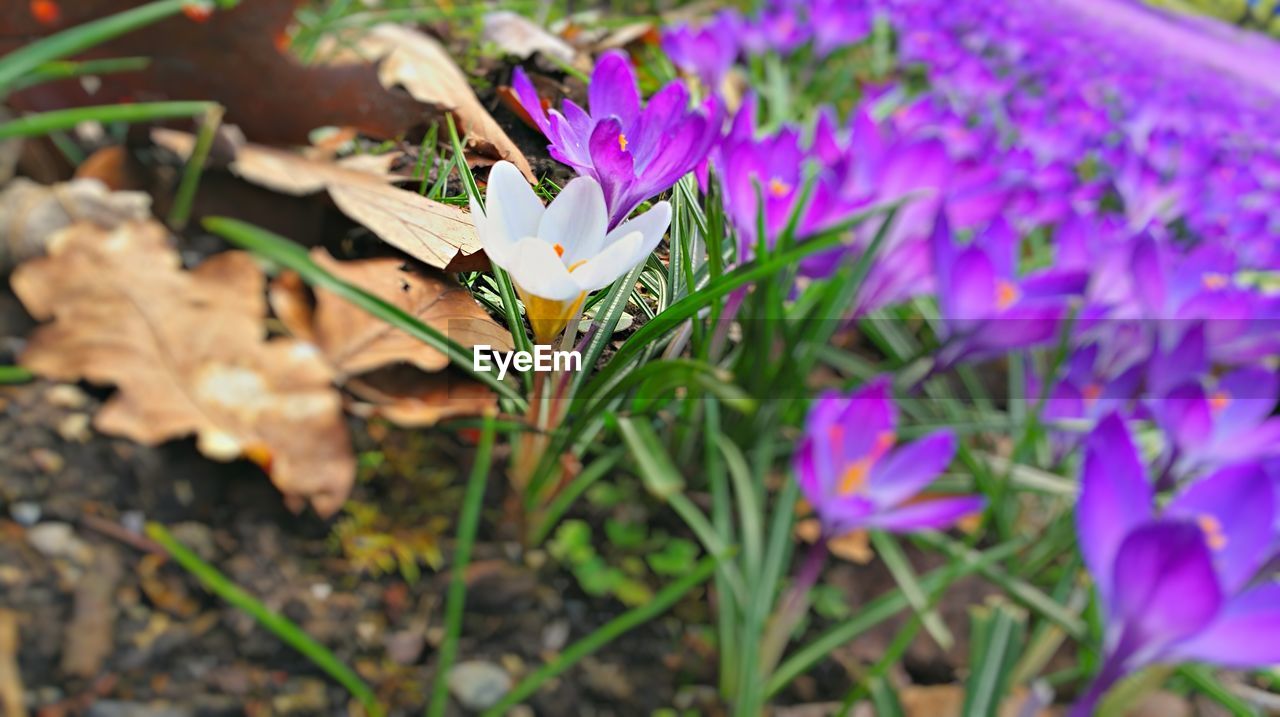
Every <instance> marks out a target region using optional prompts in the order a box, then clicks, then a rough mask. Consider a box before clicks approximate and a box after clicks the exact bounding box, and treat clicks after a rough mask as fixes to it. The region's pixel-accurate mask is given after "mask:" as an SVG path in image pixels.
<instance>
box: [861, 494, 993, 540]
mask: <svg viewBox="0 0 1280 717" xmlns="http://www.w3.org/2000/svg"><path fill="white" fill-rule="evenodd" d="M985 505H986V499H985V498H983V497H981V496H962V497H956V498H934V499H927V500H924V501H922V502H919V503H910V504H908V505H905V506H903V507H901V508H895V509H893V510H890V511H887V512H883V513H878V514H876V515H873V516H871V517H870V518H869V519H868V520H867V525H868V527H871V528H879V529H880V530H887V531H889V532H893V533H905V532H912V531H917V530H940V529H942V528H948V527H950V526H952V525H955V523H956V522H957V521H959V520H961V519H962V518H965V517H968V516H970V515H973V514H974V513H978V512H980V511H981V510H982V509H983V507H984V506H985Z"/></svg>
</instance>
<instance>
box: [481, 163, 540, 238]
mask: <svg viewBox="0 0 1280 717" xmlns="http://www.w3.org/2000/svg"><path fill="white" fill-rule="evenodd" d="M485 209H486V210H488V211H487V213H488V217H489V220H490V222H492V223H494V224H496V225H497V226H498V227H503V228H505V229H506V237H507V240H508V241H513V242H514V241H519V240H520V239H521V238H522V237H531V236H536V235H537V233H538V222H539V221H541V219H542V213H543V212H544V211H546V210H545V209H544V208H543V206H542V202H541V201H539V200H538V195H536V194H534V193H533V187H530V186H529V183H528V182H527V181H525V178H524V175H523V174H521V173H520V170H518V169H516V166H515V165H514V164H512V163H510V162H505V161H504V162H498V163H497V164H495V165H493V169H492V170H490V171H489V188H488V189H487V190H486V194H485Z"/></svg>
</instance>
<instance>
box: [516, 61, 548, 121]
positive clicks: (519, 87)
mask: <svg viewBox="0 0 1280 717" xmlns="http://www.w3.org/2000/svg"><path fill="white" fill-rule="evenodd" d="M511 87H512V89H514V90H515V92H516V99H518V100H520V106H521V107H523V108H524V111H525V112H527V113H528V114H529V118H530V119H532V120H533V123H534V124H536V125H538V129H539V130H542V134H543V135H545V136H547V137H550V135H551V128H550V126H549V124H548V122H547V111H546V109H545V108H543V106H542V99H541V98H539V97H538V91H537V90H536V89H534V87H533V83H532V82H530V81H529V76H528V75H526V74H525V73H524V69H523V68H520V67H517V68H516V69H515V72H514V73H512V75H511Z"/></svg>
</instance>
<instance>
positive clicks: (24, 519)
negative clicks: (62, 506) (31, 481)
mask: <svg viewBox="0 0 1280 717" xmlns="http://www.w3.org/2000/svg"><path fill="white" fill-rule="evenodd" d="M40 512H41V511H40V504H39V503H34V502H32V501H29V500H20V501H18V502H16V503H14V504H13V505H10V506H9V517H10V518H13V520H14V522H15V523H17V524H18V525H21V526H22V527H24V528H30V527H31V526H33V525H35V524H36V523H38V522H40Z"/></svg>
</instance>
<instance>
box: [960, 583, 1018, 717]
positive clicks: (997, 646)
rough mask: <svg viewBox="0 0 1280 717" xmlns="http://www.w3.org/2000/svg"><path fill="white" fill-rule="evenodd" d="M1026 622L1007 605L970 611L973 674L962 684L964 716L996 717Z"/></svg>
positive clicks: (1007, 687) (1006, 688)
mask: <svg viewBox="0 0 1280 717" xmlns="http://www.w3.org/2000/svg"><path fill="white" fill-rule="evenodd" d="M1026 620H1027V614H1026V612H1025V611H1023V610H1019V609H1015V608H1013V607H1011V606H1009V605H995V606H994V607H991V608H975V609H974V610H973V635H974V638H973V643H972V645H971V649H970V654H969V665H970V666H971V668H972V670H973V671H972V672H971V673H970V674H969V679H968V680H967V681H966V682H965V695H964V714H965V715H969V716H970V717H996V713H997V710H998V709H999V708H1000V703H1001V701H1002V699H1003V698H1004V695H1005V692H1006V691H1007V690H1008V689H1009V683H1010V682H1011V680H1010V676H1011V675H1012V673H1013V668H1014V666H1015V665H1016V664H1017V661H1018V654H1019V652H1020V651H1021V649H1022V643H1023V637H1024V635H1025V630H1026Z"/></svg>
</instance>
